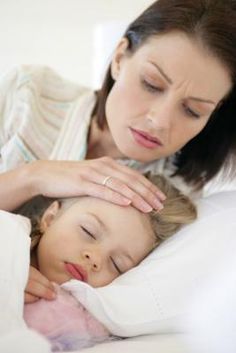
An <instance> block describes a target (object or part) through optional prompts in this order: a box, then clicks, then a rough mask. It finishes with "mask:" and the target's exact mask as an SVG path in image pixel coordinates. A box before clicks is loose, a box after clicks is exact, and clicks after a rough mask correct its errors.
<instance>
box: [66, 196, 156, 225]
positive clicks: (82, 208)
mask: <svg viewBox="0 0 236 353" xmlns="http://www.w3.org/2000/svg"><path fill="white" fill-rule="evenodd" d="M71 211H72V212H76V214H77V215H78V214H82V213H85V212H87V213H92V214H93V215H95V216H97V217H98V218H99V219H101V220H102V221H103V223H104V224H105V225H106V226H107V227H112V226H114V227H117V226H119V228H125V227H126V228H127V227H133V228H134V227H136V226H137V227H138V228H140V230H142V231H144V230H145V229H147V230H148V231H150V228H151V222H150V218H149V216H148V215H147V214H144V213H143V212H141V211H139V210H138V209H136V208H135V207H133V206H130V205H129V206H119V205H116V204H113V203H111V202H108V201H105V200H102V199H98V198H95V197H91V196H89V197H81V198H78V199H77V200H76V201H75V202H74V203H73V204H72V207H71Z"/></svg>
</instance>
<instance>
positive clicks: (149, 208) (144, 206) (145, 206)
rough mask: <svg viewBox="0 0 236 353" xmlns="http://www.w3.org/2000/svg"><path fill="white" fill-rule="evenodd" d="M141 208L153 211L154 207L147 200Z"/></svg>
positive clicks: (146, 211)
mask: <svg viewBox="0 0 236 353" xmlns="http://www.w3.org/2000/svg"><path fill="white" fill-rule="evenodd" d="M141 210H142V211H143V212H145V213H148V212H151V211H152V210H153V208H152V207H151V206H150V205H149V204H148V203H146V202H143V203H142V205H141Z"/></svg>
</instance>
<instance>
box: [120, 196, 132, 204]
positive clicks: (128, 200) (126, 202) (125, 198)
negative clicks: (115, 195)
mask: <svg viewBox="0 0 236 353" xmlns="http://www.w3.org/2000/svg"><path fill="white" fill-rule="evenodd" d="M122 201H123V203H124V205H127V206H128V205H130V204H131V202H132V201H131V200H130V199H127V197H122Z"/></svg>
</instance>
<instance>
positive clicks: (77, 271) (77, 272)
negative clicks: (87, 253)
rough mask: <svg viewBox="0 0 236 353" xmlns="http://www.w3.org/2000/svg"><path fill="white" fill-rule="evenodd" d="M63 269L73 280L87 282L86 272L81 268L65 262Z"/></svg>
mask: <svg viewBox="0 0 236 353" xmlns="http://www.w3.org/2000/svg"><path fill="white" fill-rule="evenodd" d="M65 268H66V270H67V272H69V274H70V275H71V276H72V277H73V278H75V279H77V280H79V281H83V282H87V279H88V275H87V272H86V271H85V270H84V269H83V268H82V267H81V266H79V265H76V264H72V263H69V262H65Z"/></svg>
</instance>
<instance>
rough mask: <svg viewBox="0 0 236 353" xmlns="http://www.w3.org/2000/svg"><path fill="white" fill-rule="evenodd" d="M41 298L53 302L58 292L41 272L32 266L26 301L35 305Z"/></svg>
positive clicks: (26, 290) (26, 289)
mask: <svg viewBox="0 0 236 353" xmlns="http://www.w3.org/2000/svg"><path fill="white" fill-rule="evenodd" d="M40 298H44V299H47V300H53V299H55V298H56V291H55V289H54V286H53V284H52V283H51V282H50V281H49V280H48V279H47V278H46V277H45V276H43V275H42V274H41V272H39V271H38V270H36V268H34V267H32V266H30V269H29V278H28V283H27V285H26V288H25V300H24V301H25V303H34V302H36V301H37V300H39V299H40Z"/></svg>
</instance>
